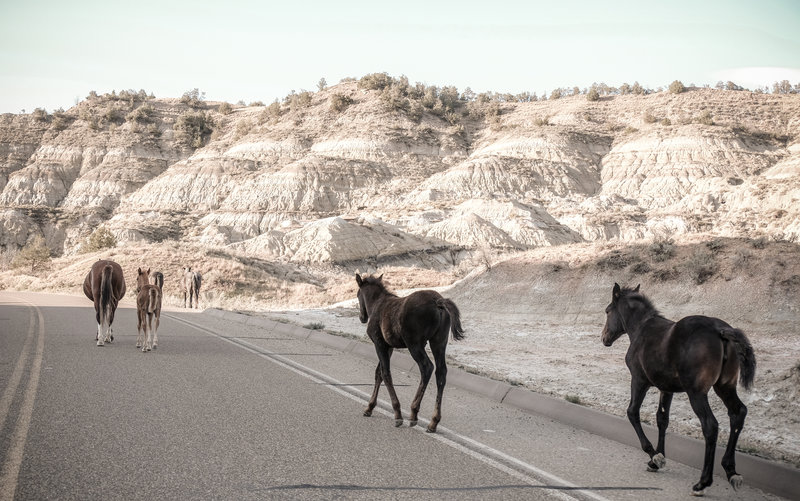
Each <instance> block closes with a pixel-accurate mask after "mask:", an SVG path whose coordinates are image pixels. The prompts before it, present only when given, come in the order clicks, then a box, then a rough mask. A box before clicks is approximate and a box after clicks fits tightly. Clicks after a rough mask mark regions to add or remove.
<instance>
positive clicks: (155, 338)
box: [153, 311, 161, 350]
mask: <svg viewBox="0 0 800 501" xmlns="http://www.w3.org/2000/svg"><path fill="white" fill-rule="evenodd" d="M154 316H155V318H154V319H153V322H154V323H155V326H154V327H153V349H154V350H155V349H156V348H157V347H158V326H159V324H160V323H161V312H160V311H158V312H156V313H155V314H154Z"/></svg>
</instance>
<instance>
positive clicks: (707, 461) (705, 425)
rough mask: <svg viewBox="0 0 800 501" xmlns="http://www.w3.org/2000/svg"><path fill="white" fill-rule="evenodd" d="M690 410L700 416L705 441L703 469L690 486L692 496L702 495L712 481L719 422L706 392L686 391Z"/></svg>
mask: <svg viewBox="0 0 800 501" xmlns="http://www.w3.org/2000/svg"><path fill="white" fill-rule="evenodd" d="M687 394H688V395H689V402H690V403H691V404H692V410H694V413H695V414H697V417H698V418H700V426H701V427H702V429H703V437H704V438H705V441H706V451H705V456H704V457H703V471H702V472H701V473H700V481H699V482H697V483H696V484H695V485H694V486H692V495H693V496H702V495H703V493H704V491H705V489H706V487H708V486H710V485H711V484H712V483H713V481H714V478H713V477H714V453H715V452H716V447H717V435H718V434H719V424H718V423H717V418H715V417H714V413H713V412H712V411H711V406H710V405H708V394H707V393H704V392H700V391H692V392H687Z"/></svg>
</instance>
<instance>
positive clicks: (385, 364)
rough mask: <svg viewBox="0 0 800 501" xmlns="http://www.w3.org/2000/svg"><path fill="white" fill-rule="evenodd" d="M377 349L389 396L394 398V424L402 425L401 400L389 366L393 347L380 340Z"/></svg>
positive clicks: (382, 375) (376, 345)
mask: <svg viewBox="0 0 800 501" xmlns="http://www.w3.org/2000/svg"><path fill="white" fill-rule="evenodd" d="M375 351H376V352H377V353H378V360H379V361H380V368H381V377H382V378H383V383H384V384H385V385H386V391H388V392H389V398H391V400H392V409H393V410H394V425H395V426H400V425H402V424H403V413H402V412H401V411H400V400H399V399H398V398H397V392H395V390H394V383H393V382H392V372H391V370H390V367H389V359H390V358H391V356H392V348H391V347H389V345H387V344H386V343H384V342H381V341H380V340H379V343H376V344H375Z"/></svg>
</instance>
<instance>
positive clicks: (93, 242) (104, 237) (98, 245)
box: [80, 226, 117, 253]
mask: <svg viewBox="0 0 800 501" xmlns="http://www.w3.org/2000/svg"><path fill="white" fill-rule="evenodd" d="M116 246H117V238H116V237H115V236H114V234H113V233H111V231H109V230H108V228H106V227H105V226H100V227H99V228H97V229H96V230H94V231H93V232H92V234H91V235H89V236H88V237H86V239H85V240H84V241H83V242H81V246H80V249H81V252H82V253H86V252H96V251H99V250H103V249H110V248H112V247H116Z"/></svg>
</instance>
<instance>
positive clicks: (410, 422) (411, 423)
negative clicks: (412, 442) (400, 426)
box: [408, 419, 419, 428]
mask: <svg viewBox="0 0 800 501" xmlns="http://www.w3.org/2000/svg"><path fill="white" fill-rule="evenodd" d="M418 422H419V420H417V419H414V420H413V421H409V422H408V427H409V428H413V427H415V426H417V423H418Z"/></svg>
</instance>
